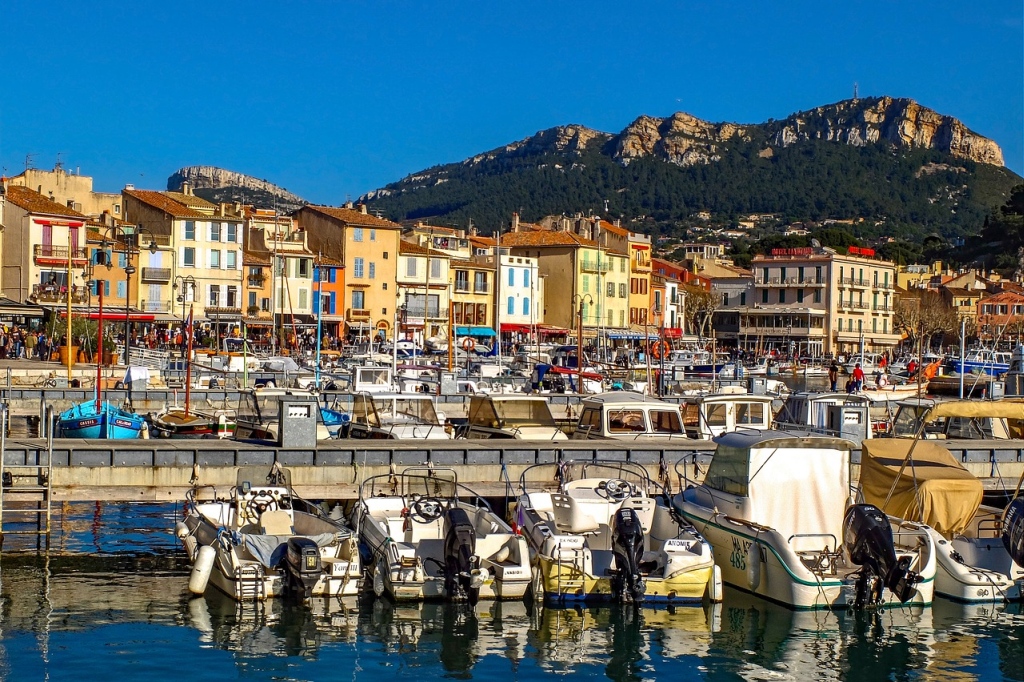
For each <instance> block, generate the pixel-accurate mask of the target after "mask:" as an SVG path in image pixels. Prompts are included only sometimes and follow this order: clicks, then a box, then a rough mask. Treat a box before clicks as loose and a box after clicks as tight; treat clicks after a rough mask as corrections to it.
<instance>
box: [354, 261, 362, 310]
mask: <svg viewBox="0 0 1024 682" xmlns="http://www.w3.org/2000/svg"><path fill="white" fill-rule="evenodd" d="M352 270H353V273H352V274H353V276H354V277H356V278H357V279H362V278H363V259H362V258H356V259H354V260H353V262H352ZM357 307H358V306H357Z"/></svg>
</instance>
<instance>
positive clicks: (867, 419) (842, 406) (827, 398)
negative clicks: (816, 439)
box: [775, 391, 888, 442]
mask: <svg viewBox="0 0 1024 682" xmlns="http://www.w3.org/2000/svg"><path fill="white" fill-rule="evenodd" d="M870 409H871V400H870V399H869V398H867V397H866V396H863V395H860V394H857V393H831V392H825V393H818V392H814V391H799V392H796V393H791V394H790V395H789V397H788V398H787V399H786V402H785V403H783V404H782V408H781V409H780V410H779V412H778V414H776V415H775V428H776V429H782V430H784V431H800V432H804V431H811V432H814V433H820V434H822V435H828V436H839V437H841V438H847V439H850V440H853V441H855V442H860V441H861V440H863V439H865V438H872V437H873V436H874V431H875V430H876V426H875V424H874V423H873V422H872V420H871V412H870ZM887 427H888V425H887V424H884V423H879V425H878V427H877V428H878V429H879V430H882V429H884V428H887Z"/></svg>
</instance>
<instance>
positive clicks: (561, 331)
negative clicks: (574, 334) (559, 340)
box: [537, 324, 569, 336]
mask: <svg viewBox="0 0 1024 682" xmlns="http://www.w3.org/2000/svg"><path fill="white" fill-rule="evenodd" d="M537 332H538V333H539V334H543V335H547V336H565V335H566V334H568V333H569V330H568V329H566V328H565V327H556V326H554V325H553V324H538V325H537Z"/></svg>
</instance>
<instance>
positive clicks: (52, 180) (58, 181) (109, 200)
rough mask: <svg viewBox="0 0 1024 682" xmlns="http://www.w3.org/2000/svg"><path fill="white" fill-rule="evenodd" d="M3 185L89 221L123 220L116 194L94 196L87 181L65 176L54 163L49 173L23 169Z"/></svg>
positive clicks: (96, 194) (71, 175) (78, 177)
mask: <svg viewBox="0 0 1024 682" xmlns="http://www.w3.org/2000/svg"><path fill="white" fill-rule="evenodd" d="M7 183H8V185H9V186H12V187H15V186H17V187H25V188H27V189H31V190H35V191H36V192H38V193H39V194H42V195H43V196H44V197H47V198H49V199H50V200H52V201H55V202H56V203H58V204H61V205H63V206H67V207H68V208H70V209H73V210H74V211H76V212H77V213H81V214H83V215H87V216H89V217H91V218H97V217H99V216H101V215H103V214H104V213H108V214H110V215H111V216H113V217H114V218H119V219H120V218H123V217H124V216H123V214H122V210H121V207H122V197H121V193H120V192H94V191H93V189H92V178H91V177H89V176H88V175H81V174H79V173H69V172H68V171H67V170H65V169H64V167H63V165H62V164H60V163H57V164H56V165H55V166H54V167H53V170H41V169H38V168H27V169H26V170H25V171H24V172H22V173H19V174H18V175H15V176H14V177H12V178H8V180H7Z"/></svg>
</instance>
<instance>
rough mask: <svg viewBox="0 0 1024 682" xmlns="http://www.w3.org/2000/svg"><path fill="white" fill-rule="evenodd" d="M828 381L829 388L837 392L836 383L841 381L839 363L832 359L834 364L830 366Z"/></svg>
mask: <svg viewBox="0 0 1024 682" xmlns="http://www.w3.org/2000/svg"><path fill="white" fill-rule="evenodd" d="M828 383H829V386H830V388H829V390H830V391H832V392H833V393H835V391H836V385H837V384H838V383H839V365H837V364H836V363H835V361H834V360H833V361H832V364H831V365H830V366H829V368H828Z"/></svg>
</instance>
